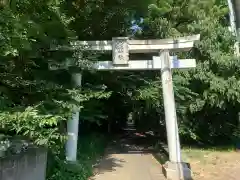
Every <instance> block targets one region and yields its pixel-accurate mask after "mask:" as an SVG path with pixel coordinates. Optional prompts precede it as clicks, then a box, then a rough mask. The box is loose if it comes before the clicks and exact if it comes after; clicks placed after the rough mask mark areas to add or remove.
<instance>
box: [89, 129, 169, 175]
mask: <svg viewBox="0 0 240 180" xmlns="http://www.w3.org/2000/svg"><path fill="white" fill-rule="evenodd" d="M158 141H159V138H157V137H155V136H154V135H152V134H151V133H138V132H136V131H130V132H129V131H126V132H125V133H124V134H123V135H120V136H117V137H116V138H114V141H113V142H111V143H110V144H109V146H108V148H107V149H106V154H105V156H104V157H103V159H102V160H101V161H100V162H99V163H98V164H97V165H96V166H95V168H96V176H95V177H94V178H93V179H94V180H102V179H103V180H108V179H111V178H113V177H114V178H117V179H118V178H119V179H124V180H128V179H129V180H142V179H144V180H155V179H158V180H162V179H164V177H163V175H162V172H161V169H162V166H161V164H159V163H158V161H157V160H156V159H158V158H157V155H158V154H162V153H163V152H164V150H163V151H162V152H159V147H158V148H157V149H158V150H156V147H155V144H157V142H158ZM164 153H165V152H164ZM154 157H155V158H154ZM98 176H99V177H98ZM138 176H139V177H138ZM110 177H111V178H110ZM154 177H158V178H154ZM137 178H138V179H137Z"/></svg>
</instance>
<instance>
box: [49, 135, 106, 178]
mask: <svg viewBox="0 0 240 180" xmlns="http://www.w3.org/2000/svg"><path fill="white" fill-rule="evenodd" d="M106 143H107V140H106V139H105V137H104V136H103V135H100V134H92V135H89V136H81V137H80V138H79V147H78V162H77V163H76V164H69V163H67V162H65V159H64V158H65V157H64V156H63V157H62V158H61V157H60V158H58V157H55V158H54V159H51V160H49V169H48V175H49V176H48V177H47V180H86V179H88V178H89V177H90V176H92V175H93V165H94V164H95V163H96V162H97V160H98V159H99V158H100V156H102V155H103V153H104V149H105V147H106Z"/></svg>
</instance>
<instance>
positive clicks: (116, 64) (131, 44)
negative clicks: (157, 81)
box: [53, 35, 200, 70]
mask: <svg viewBox="0 0 240 180" xmlns="http://www.w3.org/2000/svg"><path fill="white" fill-rule="evenodd" d="M199 39H200V35H193V36H186V37H180V38H176V39H159V40H157V39H154V40H130V39H128V38H127V37H115V38H112V41H74V42H71V46H70V47H67V48H66V47H65V48H64V49H67V50H74V49H77V48H79V47H82V49H83V50H84V51H91V50H92V51H104V52H105V51H110V52H112V59H111V60H110V59H109V60H107V61H99V62H97V63H96V64H95V66H94V68H95V69H98V70H110V69H112V70H131V69H132V70H138V69H139V70H140V69H142V70H143V69H151V70H153V69H159V68H160V65H159V63H157V61H156V60H153V59H152V60H139V61H135V60H129V54H130V53H152V52H160V51H161V50H169V51H188V50H190V49H191V48H192V47H193V45H194V41H197V40H199ZM150 61H152V62H150ZM182 62H185V61H184V60H182ZM65 63H66V64H67V65H66V64H65V65H62V67H66V66H71V65H70V64H71V63H70V64H69V63H68V62H65ZM187 63H188V65H187V67H192V66H195V60H190V61H188V62H187ZM189 63H190V64H189ZM149 64H150V66H149ZM151 64H152V65H151ZM182 67H185V65H183V66H182ZM176 68H178V67H176ZM53 69H54V68H53Z"/></svg>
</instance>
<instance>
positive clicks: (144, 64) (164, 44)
mask: <svg viewBox="0 0 240 180" xmlns="http://www.w3.org/2000/svg"><path fill="white" fill-rule="evenodd" d="M199 39H200V35H194V36H187V37H182V38H177V39H161V40H129V39H128V38H126V37H119V38H113V39H112V41H77V42H73V43H71V45H72V47H70V48H71V49H74V48H76V47H78V46H85V49H84V50H94V51H102V50H104V51H112V61H99V62H97V63H96V64H94V68H95V69H97V70H161V78H162V88H163V99H164V111H165V120H166V128H167V140H168V149H169V162H167V163H166V165H165V172H166V176H167V178H169V179H173V180H175V179H176V180H179V179H182V178H184V179H190V178H191V171H190V169H189V168H188V166H187V165H186V163H183V162H182V160H181V150H180V142H179V134H178V125H177V115H176V108H175V100H174V91H173V82H172V73H171V69H172V68H177V69H180V68H194V67H196V61H195V59H177V57H176V56H170V55H169V52H170V51H188V50H190V49H191V48H192V47H193V45H194V41H197V40H199ZM152 52H158V53H159V56H154V57H153V59H151V60H129V53H152ZM66 66H68V65H67V63H66V64H63V65H62V67H66ZM51 69H55V68H54V67H51ZM81 79H82V75H81V73H76V74H73V80H74V82H75V85H76V86H81ZM78 124H79V112H74V113H73V116H72V119H71V120H69V121H68V124H67V131H68V141H67V143H66V158H67V160H68V161H72V162H74V161H76V159H77V157H76V156H77V141H78Z"/></svg>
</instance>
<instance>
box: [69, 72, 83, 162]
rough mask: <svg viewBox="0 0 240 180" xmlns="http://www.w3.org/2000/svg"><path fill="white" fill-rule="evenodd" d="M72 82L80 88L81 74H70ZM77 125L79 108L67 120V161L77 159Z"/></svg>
mask: <svg viewBox="0 0 240 180" xmlns="http://www.w3.org/2000/svg"><path fill="white" fill-rule="evenodd" d="M72 82H73V84H74V87H76V88H80V87H81V85H82V74H81V73H75V74H72ZM78 126H79V110H76V109H74V110H73V114H72V119H70V120H68V122H67V135H68V140H67V143H66V160H67V161H69V162H76V161H77V144H78V128H79V127H78Z"/></svg>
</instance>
